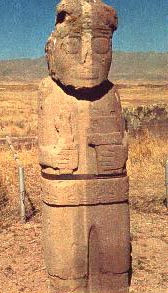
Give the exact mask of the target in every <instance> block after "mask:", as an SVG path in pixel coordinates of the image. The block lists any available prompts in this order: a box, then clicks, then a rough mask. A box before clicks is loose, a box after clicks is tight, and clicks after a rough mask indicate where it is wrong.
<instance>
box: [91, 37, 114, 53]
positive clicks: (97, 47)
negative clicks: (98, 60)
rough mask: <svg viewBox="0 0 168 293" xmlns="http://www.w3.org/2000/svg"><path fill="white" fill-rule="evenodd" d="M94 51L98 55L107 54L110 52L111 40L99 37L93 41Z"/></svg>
mask: <svg viewBox="0 0 168 293" xmlns="http://www.w3.org/2000/svg"><path fill="white" fill-rule="evenodd" d="M93 50H94V52H96V53H97V54H106V53H108V52H109V50H110V39H107V38H103V37H98V38H94V39H93Z"/></svg>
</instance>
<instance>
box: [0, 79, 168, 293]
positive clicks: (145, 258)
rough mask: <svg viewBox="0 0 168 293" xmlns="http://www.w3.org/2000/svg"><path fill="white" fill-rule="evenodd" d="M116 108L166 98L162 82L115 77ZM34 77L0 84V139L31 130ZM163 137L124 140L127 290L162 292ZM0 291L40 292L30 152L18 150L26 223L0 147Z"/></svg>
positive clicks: (165, 288)
mask: <svg viewBox="0 0 168 293" xmlns="http://www.w3.org/2000/svg"><path fill="white" fill-rule="evenodd" d="M116 83H117V84H118V87H119V92H120V95H121V100H122V104H123V106H126V107H132V106H137V105H142V104H143V105H144V104H145V105H149V104H153V103H161V102H162V103H167V97H168V87H167V86H166V84H165V83H163V82H156V83H148V82H145V83H143V84H142V83H141V82H138V83H137V82H131V81H129V82H126V81H124V82H123V81H122V80H120V81H117V82H116ZM38 84H39V82H38V81H37V82H29V83H23V82H22V83H21V82H8V83H7V82H0V104H1V107H0V123H1V126H3V127H4V128H3V129H4V130H3V131H1V130H0V137H3V136H5V135H6V134H8V135H11V136H32V135H36V134H37V96H38ZM167 146H168V138H166V137H165V138H164V140H162V139H159V138H157V139H156V138H155V137H154V136H150V134H149V133H146V135H145V136H144V137H137V138H136V139H135V138H129V161H128V172H129V176H130V206H131V238H132V247H133V251H132V256H133V278H132V285H131V288H130V293H141V292H142V293H150V292H151V293H167V292H168V277H167V276H168V269H167V263H168V254H167V251H168V228H167V218H166V217H167V209H166V207H165V205H164V203H163V202H164V199H165V186H164V183H165V182H164V165H165V162H166V159H168V147H167ZM0 148H1V151H0V162H1V168H0V213H1V218H0V232H1V233H0V243H1V247H0V293H20V292H25V293H47V275H46V271H45V264H44V262H43V254H42V246H41V204H40V169H39V166H38V154H37V149H36V148H35V147H34V148H32V149H31V150H26V149H24V148H23V149H22V150H20V151H19V153H20V158H21V159H22V161H23V163H24V166H25V174H26V192H27V197H26V206H27V216H28V221H27V223H26V224H25V225H22V224H20V222H19V216H18V174H17V168H16V165H15V162H14V161H13V158H12V155H11V152H10V151H9V150H8V149H7V147H6V146H0Z"/></svg>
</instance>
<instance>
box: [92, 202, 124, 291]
mask: <svg viewBox="0 0 168 293" xmlns="http://www.w3.org/2000/svg"><path fill="white" fill-rule="evenodd" d="M90 216H91V217H92V224H93V225H94V227H95V228H94V230H95V231H96V234H97V237H98V238H97V249H96V251H98V253H99V262H98V264H97V266H98V268H97V271H98V272H97V281H98V280H100V282H99V285H98V288H97V283H98V282H97V283H96V279H95V277H94V276H95V272H94V270H92V266H93V263H94V251H95V249H94V250H93V249H92V246H95V243H94V242H95V239H94V233H93V234H92V233H91V235H90V240H89V251H91V254H92V255H90V260H89V267H90V273H89V282H90V288H91V290H90V293H128V291H129V290H128V272H129V268H130V235H129V210H128V204H127V203H120V204H111V205H110V204H109V205H98V206H95V207H92V210H91V211H90Z"/></svg>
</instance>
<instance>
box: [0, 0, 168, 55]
mask: <svg viewBox="0 0 168 293" xmlns="http://www.w3.org/2000/svg"><path fill="white" fill-rule="evenodd" d="M57 2H58V1H56V0H0V59H1V60H2V59H15V58H37V57H40V56H42V55H44V45H45V42H46V40H47V38H48V36H49V34H50V32H51V31H52V30H53V29H54V22H55V6H56V4H57ZM104 2H106V3H107V4H109V5H112V6H113V7H114V8H116V9H117V11H118V15H119V28H118V30H117V32H116V33H115V34H114V39H113V48H114V50H120V51H133V52H135V51H145V52H146V51H156V52H167V51H168V0H128V1H126V0H106V1H104Z"/></svg>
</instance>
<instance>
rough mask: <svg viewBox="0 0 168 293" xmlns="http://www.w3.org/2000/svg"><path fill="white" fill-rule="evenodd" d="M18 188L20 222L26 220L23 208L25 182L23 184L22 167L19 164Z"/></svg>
mask: <svg viewBox="0 0 168 293" xmlns="http://www.w3.org/2000/svg"><path fill="white" fill-rule="evenodd" d="M19 189H20V216H21V222H22V223H25V222H26V210H25V184H24V167H22V166H19Z"/></svg>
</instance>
